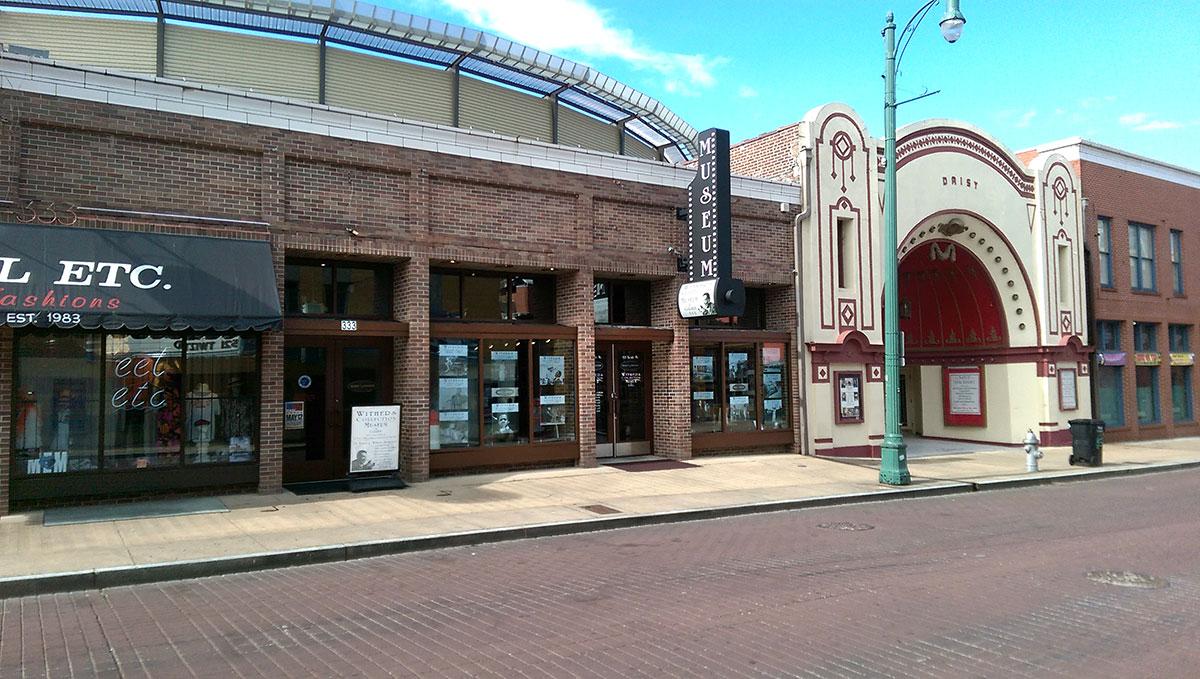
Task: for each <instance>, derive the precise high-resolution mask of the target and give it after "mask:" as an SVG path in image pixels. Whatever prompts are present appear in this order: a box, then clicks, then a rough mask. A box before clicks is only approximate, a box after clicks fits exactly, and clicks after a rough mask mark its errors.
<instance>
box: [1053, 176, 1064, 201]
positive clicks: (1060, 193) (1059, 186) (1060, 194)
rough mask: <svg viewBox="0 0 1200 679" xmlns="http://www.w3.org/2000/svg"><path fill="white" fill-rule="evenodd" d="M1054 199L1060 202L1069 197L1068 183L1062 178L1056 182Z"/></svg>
mask: <svg viewBox="0 0 1200 679" xmlns="http://www.w3.org/2000/svg"><path fill="white" fill-rule="evenodd" d="M1054 197H1055V198H1057V199H1059V200H1062V199H1063V198H1066V197H1067V182H1066V181H1065V180H1064V179H1063V178H1062V177H1059V178H1058V179H1055V180H1054Z"/></svg>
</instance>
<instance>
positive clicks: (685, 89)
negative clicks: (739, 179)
mask: <svg viewBox="0 0 1200 679" xmlns="http://www.w3.org/2000/svg"><path fill="white" fill-rule="evenodd" d="M441 2H442V4H444V5H445V6H447V7H449V8H450V9H451V10H453V11H456V12H458V13H459V14H461V15H462V16H464V17H466V19H467V20H468V21H470V22H471V23H473V24H475V25H477V26H481V27H483V28H484V30H487V31H488V32H491V33H499V34H502V35H504V36H505V37H508V38H511V39H513V40H515V41H517V42H519V43H522V44H525V45H529V46H530V47H534V48H537V49H539V50H545V51H547V52H554V53H561V52H570V51H574V52H578V53H580V54H582V55H584V56H587V57H593V58H615V59H621V60H622V61H625V62H627V63H629V64H631V65H632V66H634V67H635V68H640V69H650V70H653V71H657V72H658V73H660V74H662V75H663V76H664V77H665V78H666V83H665V87H666V89H667V91H668V92H678V93H680V94H692V93H694V89H693V88H706V87H711V86H713V85H714V84H715V83H716V78H714V77H713V73H712V72H713V68H714V67H716V66H718V65H720V64H722V63H725V61H726V60H725V59H723V58H721V57H710V56H706V55H703V54H683V53H679V52H664V51H660V50H656V49H654V48H652V47H650V46H648V45H644V44H642V43H640V42H639V41H638V40H637V39H636V38H635V36H634V35H633V32H632V31H630V30H628V29H625V28H621V27H619V26H616V25H614V24H613V23H612V17H610V16H609V15H608V13H607V12H604V11H602V10H600V9H598V8H596V7H594V6H592V5H591V4H590V3H589V2H587V0H539V1H538V2H530V1H529V0H441Z"/></svg>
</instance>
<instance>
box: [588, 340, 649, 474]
mask: <svg viewBox="0 0 1200 679" xmlns="http://www.w3.org/2000/svg"><path fill="white" fill-rule="evenodd" d="M652 387H653V382H652V380H651V371H650V345H649V344H648V343H645V342H596V457H600V458H604V457H621V456H626V455H644V454H647V453H649V452H651V443H650V442H651V440H652V439H653V436H652V421H651V410H650V399H651V395H652V394H653V391H652Z"/></svg>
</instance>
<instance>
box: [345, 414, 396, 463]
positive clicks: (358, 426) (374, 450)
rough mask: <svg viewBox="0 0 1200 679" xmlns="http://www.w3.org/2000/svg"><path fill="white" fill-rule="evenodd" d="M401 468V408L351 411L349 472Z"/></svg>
mask: <svg viewBox="0 0 1200 679" xmlns="http://www.w3.org/2000/svg"><path fill="white" fill-rule="evenodd" d="M399 468H400V406H396V405H391V406H358V407H354V408H351V409H350V473H352V474H357V473H361V472H393V471H396V470H397V469H399Z"/></svg>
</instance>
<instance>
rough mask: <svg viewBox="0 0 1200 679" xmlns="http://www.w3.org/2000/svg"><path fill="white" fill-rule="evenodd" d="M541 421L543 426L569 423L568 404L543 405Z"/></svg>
mask: <svg viewBox="0 0 1200 679" xmlns="http://www.w3.org/2000/svg"><path fill="white" fill-rule="evenodd" d="M540 422H541V424H542V426H543V427H556V426H559V425H563V424H566V423H567V406H566V405H544V404H543V405H542V410H541V417H540Z"/></svg>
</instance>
